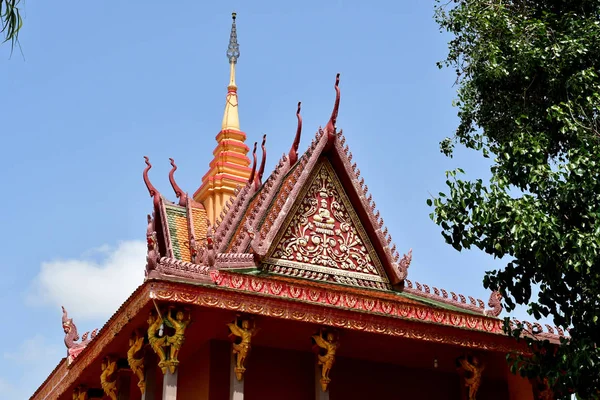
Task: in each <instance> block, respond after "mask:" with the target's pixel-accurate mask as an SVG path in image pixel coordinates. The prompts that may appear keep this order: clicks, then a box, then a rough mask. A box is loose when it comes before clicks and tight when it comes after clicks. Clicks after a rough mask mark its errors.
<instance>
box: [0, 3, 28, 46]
mask: <svg viewBox="0 0 600 400" xmlns="http://www.w3.org/2000/svg"><path fill="white" fill-rule="evenodd" d="M20 1H21V0H0V25H1V26H2V29H0V33H2V34H4V42H8V41H10V43H11V48H14V46H15V43H18V41H19V31H20V30H21V26H22V25H23V20H22V19H21V13H20V11H19V7H17V6H18V4H19V3H20Z"/></svg>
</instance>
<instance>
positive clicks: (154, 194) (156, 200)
mask: <svg viewBox="0 0 600 400" xmlns="http://www.w3.org/2000/svg"><path fill="white" fill-rule="evenodd" d="M144 160H145V161H146V165H147V167H146V168H145V169H144V183H145V184H146V187H147V188H148V192H149V193H150V196H151V197H152V198H153V200H154V207H155V208H156V207H158V205H159V204H160V193H159V192H158V190H156V188H155V187H154V185H152V183H150V179H149V178H148V171H150V168H152V164H150V160H149V159H148V157H146V156H144Z"/></svg>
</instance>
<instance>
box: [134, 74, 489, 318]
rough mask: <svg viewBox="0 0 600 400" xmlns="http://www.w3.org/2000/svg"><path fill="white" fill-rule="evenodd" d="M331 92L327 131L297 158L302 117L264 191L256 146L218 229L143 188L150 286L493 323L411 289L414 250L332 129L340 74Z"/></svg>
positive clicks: (444, 297) (470, 305)
mask: <svg viewBox="0 0 600 400" xmlns="http://www.w3.org/2000/svg"><path fill="white" fill-rule="evenodd" d="M335 90H336V98H335V102H334V108H333V111H332V114H331V117H330V119H329V121H328V123H327V125H326V127H325V129H321V128H319V129H318V131H317V133H316V135H315V137H314V139H313V140H312V142H311V144H310V145H309V147H308V149H307V150H306V151H305V152H304V153H303V154H302V155H301V156H299V157H298V156H297V153H296V151H297V145H296V143H298V142H299V138H300V135H301V127H302V120H301V117H300V113H299V112H300V107H298V112H297V116H298V129H297V131H296V136H295V138H294V144H293V145H292V149H291V150H290V152H289V154H287V155H284V156H283V157H282V158H281V159H280V160H279V162H278V163H277V165H276V167H275V169H274V171H273V172H272V173H271V174H270V175H269V176H268V178H267V179H266V180H265V182H264V183H262V174H263V170H264V165H265V159H266V137H264V138H263V141H262V145H261V147H262V159H261V162H260V167H259V166H257V157H256V148H257V143H255V145H254V152H253V158H254V166H253V169H252V172H251V176H250V177H249V179H248V180H247V181H246V182H245V184H244V186H242V187H240V186H238V187H237V188H236V190H235V191H234V194H233V197H232V198H231V199H230V200H229V201H228V202H227V203H226V204H225V206H224V207H223V210H222V212H221V215H220V216H219V217H217V218H216V222H215V226H211V225H210V223H209V221H208V220H207V217H206V212H205V210H204V209H203V207H202V204H200V203H197V202H195V201H193V200H191V199H190V198H189V197H187V196H183V197H180V200H179V204H176V203H174V202H170V201H168V200H166V199H165V198H164V197H163V196H162V195H159V196H156V193H155V192H154V191H153V190H155V189H153V186H152V185H151V184H150V183H149V181H148V182H147V183H146V184H147V186H148V187H149V191H150V194H151V196H153V197H155V202H154V203H155V214H156V216H155V218H153V219H152V220H151V221H150V222H149V227H148V238H149V239H148V243H149V256H148V265H147V277H148V278H149V279H161V278H166V277H173V278H175V277H176V278H183V279H193V280H200V281H210V280H211V276H210V271H214V270H227V271H230V272H235V273H240V274H253V275H257V276H269V277H273V278H274V279H278V278H277V277H280V278H281V279H293V280H307V281H314V282H320V283H321V284H332V285H340V286H344V287H348V288H354V289H353V290H359V291H360V290H375V291H377V292H379V293H381V294H380V295H384V294H385V293H388V294H385V295H386V296H390V295H391V296H399V297H402V298H406V299H411V300H414V301H418V302H420V303H423V304H427V305H429V306H430V307H435V308H439V309H450V310H460V311H462V312H468V313H475V314H480V315H481V314H484V313H486V314H490V315H498V314H499V312H500V309H499V308H498V305H497V304H496V303H495V302H494V296H495V295H492V296H491V297H490V307H491V309H489V310H486V309H485V303H484V302H483V301H482V300H480V299H474V298H472V297H465V296H463V295H456V294H455V293H452V292H450V294H449V293H448V292H447V291H446V290H444V289H441V290H440V289H438V288H430V287H429V286H427V285H422V284H420V283H418V282H414V283H413V282H411V281H409V280H408V279H407V275H408V268H409V266H410V262H411V259H412V250H409V251H407V252H406V254H404V256H402V257H401V256H400V254H399V253H398V251H397V250H396V246H395V245H393V244H392V238H391V236H390V234H389V232H388V229H387V228H385V227H384V223H383V219H382V217H381V216H380V213H379V211H377V210H376V206H375V202H374V201H373V198H372V196H371V195H370V194H369V192H368V188H367V186H366V185H365V182H364V179H362V178H361V177H360V170H359V169H358V168H357V165H356V163H352V154H351V152H350V150H349V146H348V145H347V144H346V139H345V137H344V135H343V134H342V132H341V131H339V132H338V131H337V129H336V126H335V123H336V118H337V113H338V109H339V102H340V89H339V74H338V77H337V78H336V84H335ZM294 160H295V161H294ZM292 161H294V162H292ZM171 163H172V165H173V169H172V170H171V172H170V174H169V178H170V180H171V184H172V185H173V188H174V191H175V194H176V195H178V194H179V196H182V195H181V193H182V192H183V191H182V190H181V189H180V188H179V187H178V186H177V184H176V183H175V181H174V177H173V172H174V171H175V169H176V166H175V165H174V162H173V161H172V160H171ZM257 167H258V171H257ZM148 169H149V168H146V170H145V175H144V176H145V179H147V172H148ZM156 197H158V200H157V199H156ZM190 232H192V233H193V234H191V233H190ZM498 304H499V302H498Z"/></svg>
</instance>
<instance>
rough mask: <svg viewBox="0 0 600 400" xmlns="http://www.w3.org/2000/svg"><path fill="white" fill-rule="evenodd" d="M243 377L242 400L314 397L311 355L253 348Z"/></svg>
mask: <svg viewBox="0 0 600 400" xmlns="http://www.w3.org/2000/svg"><path fill="white" fill-rule="evenodd" d="M247 367H248V369H247V371H246V376H245V378H244V400H263V399H286V400H306V399H313V398H314V393H315V389H314V355H313V354H312V353H309V352H300V351H293V350H282V349H273V348H268V347H254V348H252V354H251V356H250V358H249V359H248V365H247Z"/></svg>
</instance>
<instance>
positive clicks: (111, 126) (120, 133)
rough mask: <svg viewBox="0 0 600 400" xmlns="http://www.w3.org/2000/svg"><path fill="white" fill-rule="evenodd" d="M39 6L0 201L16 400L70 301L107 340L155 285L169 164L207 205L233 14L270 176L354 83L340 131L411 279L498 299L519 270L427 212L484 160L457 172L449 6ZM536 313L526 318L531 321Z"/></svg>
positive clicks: (0, 264)
mask: <svg viewBox="0 0 600 400" xmlns="http://www.w3.org/2000/svg"><path fill="white" fill-rule="evenodd" d="M116 4H117V3H115V2H88V1H85V2H84V1H74V0H70V1H62V2H60V4H59V5H57V3H55V2H32V1H25V2H24V3H23V7H24V9H23V11H24V26H23V30H22V33H21V36H20V38H21V46H22V49H23V54H24V55H23V56H22V55H21V54H20V53H19V52H18V51H15V53H14V54H13V56H12V58H10V57H9V56H10V46H9V45H7V44H4V45H2V46H0V76H1V77H2V79H1V81H0V82H1V88H2V95H1V96H0V110H2V112H1V114H2V125H0V134H1V137H2V146H1V147H0V155H1V160H2V164H3V167H2V168H1V169H0V182H2V187H3V189H4V191H3V195H2V196H1V197H0V204H1V206H2V209H3V210H4V212H2V213H0V226H1V227H2V228H3V229H1V230H0V243H2V257H0V269H1V271H2V273H3V279H2V280H0V301H1V303H2V304H3V306H4V318H3V319H4V321H5V323H7V326H6V327H5V329H3V330H2V331H0V332H1V333H0V337H1V341H2V343H5V344H10V345H8V346H3V349H2V350H0V360H1V361H2V362H0V398H1V397H2V396H7V397H6V398H7V399H9V398H10V399H18V398H26V397H28V396H29V395H30V394H31V393H33V391H34V390H35V389H36V388H37V386H38V385H39V384H40V383H41V382H42V381H43V379H44V378H45V377H46V376H47V374H48V373H49V372H50V371H51V370H52V369H53V368H54V366H55V365H56V364H57V362H58V361H59V360H60V358H61V357H62V356H64V355H65V353H66V349H65V347H64V344H63V336H64V335H63V332H62V329H61V322H60V319H61V310H60V305H61V304H64V306H65V307H66V308H67V309H68V310H69V311H70V316H71V317H72V318H74V320H75V322H76V324H77V325H78V327H79V330H80V332H83V331H85V330H91V329H92V328H95V327H100V326H102V324H103V323H104V322H105V321H106V319H107V318H108V317H109V316H110V315H111V314H112V312H114V311H115V310H116V308H117V307H118V305H119V304H120V303H121V302H122V301H123V300H124V299H125V298H126V297H127V295H128V294H129V293H130V292H131V291H132V290H133V288H134V287H135V286H136V285H137V284H139V283H141V282H142V280H143V269H144V257H145V247H144V240H145V237H144V236H145V229H146V223H145V215H146V214H147V213H149V212H150V210H151V204H152V202H151V199H150V198H149V196H148V192H147V191H146V188H145V187H144V183H143V181H142V170H143V168H144V162H143V156H144V155H147V156H149V157H150V160H151V161H152V163H153V164H154V168H153V169H152V171H151V173H150V177H151V180H152V182H153V183H154V185H155V186H157V187H158V188H159V189H160V190H161V191H162V192H163V193H164V194H166V195H167V196H169V197H170V198H172V199H173V198H174V195H173V194H172V190H171V188H170V185H169V183H168V177H167V174H168V172H169V169H170V166H169V161H168V158H169V157H173V158H174V159H175V160H176V162H177V164H178V166H179V169H178V171H177V173H176V178H177V181H178V183H179V184H180V186H181V187H183V188H184V189H185V190H187V191H188V192H190V193H193V192H194V191H195V190H196V189H197V188H198V186H199V184H200V179H201V177H202V175H203V174H204V173H205V172H206V171H207V167H208V163H209V161H210V159H211V153H212V150H213V148H214V146H215V140H214V137H215V135H216V134H217V133H218V131H219V129H220V123H221V119H222V113H223V106H224V101H225V93H226V86H227V83H228V72H229V69H228V64H227V59H226V56H225V52H226V49H227V42H228V38H229V29H230V13H231V11H232V10H235V11H236V12H237V13H238V37H239V43H240V49H241V56H240V59H239V63H238V68H237V84H238V87H239V101H240V122H241V126H242V129H243V130H244V131H245V132H246V133H247V135H248V138H249V143H251V142H254V141H256V140H260V138H261V137H262V134H263V133H267V134H268V142H267V147H268V160H267V171H270V170H272V168H273V166H274V165H275V163H276V161H277V160H278V159H279V157H280V156H281V154H282V153H284V152H287V151H288V149H289V147H290V145H291V143H292V140H293V136H294V133H295V128H296V118H295V111H296V103H297V102H298V101H302V115H303V118H304V136H303V138H302V142H301V146H300V147H301V150H302V151H304V150H305V149H306V146H307V145H308V143H309V142H310V140H311V139H312V137H313V135H314V132H315V131H316V129H317V128H318V126H319V125H324V124H325V123H326V122H327V120H328V118H329V114H330V112H331V107H332V104H333V99H334V91H333V87H332V86H333V83H334V80H335V74H336V73H337V72H340V73H341V83H340V87H341V91H342V100H341V107H340V113H339V119H338V126H339V127H340V128H342V129H343V130H344V134H345V136H346V138H347V143H348V144H349V146H350V149H351V151H352V152H353V156H354V160H355V161H356V162H357V164H358V166H359V168H360V170H361V172H362V176H364V178H365V181H366V183H367V184H368V186H369V189H370V192H371V193H372V194H373V198H374V200H375V201H376V203H377V206H378V209H379V210H380V211H381V214H382V216H383V218H384V220H385V222H386V225H387V226H388V228H389V230H390V232H391V233H392V236H393V238H394V242H395V243H396V244H397V246H398V248H399V249H400V250H401V251H402V252H405V251H408V249H409V248H413V253H414V254H413V263H412V265H411V268H410V272H409V278H410V279H412V280H417V281H419V282H422V283H427V284H429V285H431V286H437V287H440V288H445V289H447V290H452V291H455V292H457V293H463V294H465V295H473V296H477V297H479V298H482V299H484V300H485V301H487V299H488V297H489V292H487V291H486V290H484V289H483V287H482V283H481V282H482V277H483V274H484V271H486V270H489V269H492V268H493V267H494V266H498V265H501V264H499V263H498V261H494V260H492V259H491V258H490V257H488V256H486V255H484V254H481V253H479V252H477V251H470V252H463V253H458V252H456V251H454V250H453V249H452V248H451V247H450V246H448V245H446V244H445V243H444V241H443V238H442V237H441V235H440V233H439V232H440V229H439V228H438V227H437V226H436V225H434V224H433V223H432V222H431V221H430V219H429V217H428V214H429V213H430V211H431V210H430V209H429V207H427V205H426V203H425V201H426V199H427V198H428V196H429V193H437V192H439V191H441V190H444V181H445V176H444V171H445V170H447V169H451V168H455V167H457V166H460V167H462V168H464V169H465V170H466V171H467V172H468V173H469V174H470V175H471V176H482V177H487V176H488V175H489V171H488V167H487V165H486V163H485V161H484V160H483V159H482V158H481V157H480V156H479V155H478V154H476V153H468V152H465V151H459V152H458V154H457V155H456V156H455V158H454V159H452V160H449V159H447V158H445V157H444V156H443V155H441V154H440V152H439V147H438V143H439V141H440V140H441V139H443V138H444V137H446V136H451V135H452V134H453V130H454V128H455V127H456V125H457V118H456V111H457V110H456V109H455V108H453V107H452V105H451V102H452V99H453V98H454V97H455V91H456V88H455V87H453V83H454V75H453V71H451V70H439V69H438V68H437V67H436V65H435V63H436V61H439V60H441V59H443V58H444V56H445V54H446V42H447V41H448V39H449V37H448V36H447V35H444V34H440V32H439V30H438V27H437V25H436V24H435V22H434V20H433V1H424V0H412V1H402V2H399V1H377V2H359V1H350V0H337V1H313V0H307V1H302V2H282V1H253V2H243V1H241V0H237V1H222V2H198V1H179V2H177V6H170V3H169V4H168V5H167V3H165V2H158V1H154V0H145V1H140V0H130V1H127V2H119V5H118V6H116ZM523 315H524V314H523V313H522V312H519V313H518V316H519V317H521V318H522V317H523Z"/></svg>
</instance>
